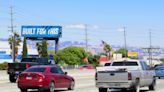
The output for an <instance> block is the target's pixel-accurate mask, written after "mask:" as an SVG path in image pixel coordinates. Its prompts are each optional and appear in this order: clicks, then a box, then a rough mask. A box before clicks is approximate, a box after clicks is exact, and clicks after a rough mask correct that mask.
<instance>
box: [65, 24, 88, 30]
mask: <svg viewBox="0 0 164 92" xmlns="http://www.w3.org/2000/svg"><path fill="white" fill-rule="evenodd" d="M64 27H65V28H70V29H84V28H85V25H84V24H71V25H65V26H64Z"/></svg>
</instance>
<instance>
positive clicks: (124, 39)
mask: <svg viewBox="0 0 164 92" xmlns="http://www.w3.org/2000/svg"><path fill="white" fill-rule="evenodd" d="M123 30H124V45H125V47H124V48H125V59H126V58H127V53H126V50H127V46H126V30H125V27H123Z"/></svg>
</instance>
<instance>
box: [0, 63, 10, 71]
mask: <svg viewBox="0 0 164 92" xmlns="http://www.w3.org/2000/svg"><path fill="white" fill-rule="evenodd" d="M7 64H8V63H7V62H4V63H0V70H6V69H7Z"/></svg>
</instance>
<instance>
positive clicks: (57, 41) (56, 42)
mask: <svg viewBox="0 0 164 92" xmlns="http://www.w3.org/2000/svg"><path fill="white" fill-rule="evenodd" d="M58 47H59V38H57V39H55V53H57V51H58Z"/></svg>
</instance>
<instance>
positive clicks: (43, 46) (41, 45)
mask: <svg viewBox="0 0 164 92" xmlns="http://www.w3.org/2000/svg"><path fill="white" fill-rule="evenodd" d="M47 45H48V44H47V41H46V40H43V41H42V42H37V43H36V47H37V50H38V54H39V57H48V48H47Z"/></svg>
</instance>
